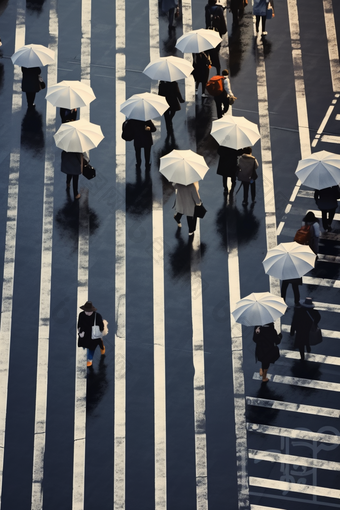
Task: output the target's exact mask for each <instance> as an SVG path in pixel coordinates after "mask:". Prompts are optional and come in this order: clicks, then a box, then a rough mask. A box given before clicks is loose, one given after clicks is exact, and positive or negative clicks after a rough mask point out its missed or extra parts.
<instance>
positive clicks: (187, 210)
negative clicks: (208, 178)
mask: <svg viewBox="0 0 340 510" xmlns="http://www.w3.org/2000/svg"><path fill="white" fill-rule="evenodd" d="M173 186H174V188H175V190H176V202H175V210H176V214H175V216H174V218H175V221H176V222H177V225H178V227H181V226H182V224H181V218H182V216H183V214H184V215H185V216H186V217H187V222H188V228H189V236H193V235H194V232H195V230H196V223H197V217H196V216H195V205H201V203H202V202H201V197H200V195H199V192H198V189H199V184H198V182H194V183H193V184H188V185H187V186H185V185H184V184H177V183H173Z"/></svg>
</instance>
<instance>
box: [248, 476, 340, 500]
mask: <svg viewBox="0 0 340 510" xmlns="http://www.w3.org/2000/svg"><path fill="white" fill-rule="evenodd" d="M249 483H250V485H252V486H255V487H262V488H266V489H274V490H279V491H285V492H286V491H289V492H298V493H300V494H310V495H312V496H323V497H325V498H334V499H339V498H340V490H338V489H329V488H328V487H318V486H313V485H304V484H301V483H290V482H282V481H279V480H272V479H268V478H258V477H255V476H251V477H249Z"/></svg>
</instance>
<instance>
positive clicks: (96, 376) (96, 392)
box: [86, 356, 109, 415]
mask: <svg viewBox="0 0 340 510" xmlns="http://www.w3.org/2000/svg"><path fill="white" fill-rule="evenodd" d="M106 372H107V364H106V363H105V356H100V361H99V366H98V370H97V371H96V370H95V369H94V368H93V365H92V367H89V368H88V371H87V381H86V386H87V389H86V413H87V414H89V415H91V414H93V412H94V410H95V409H96V407H97V406H98V404H99V402H100V401H101V399H102V398H103V396H104V395H105V392H106V390H107V388H108V385H109V382H108V380H107V373H106Z"/></svg>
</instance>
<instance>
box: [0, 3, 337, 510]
mask: <svg viewBox="0 0 340 510" xmlns="http://www.w3.org/2000/svg"><path fill="white" fill-rule="evenodd" d="M276 3H277V5H275V7H276V17H275V19H273V20H268V21H267V29H268V36H267V37H266V38H265V40H261V39H260V37H259V38H258V39H256V38H255V37H254V27H253V17H252V14H251V6H250V5H248V6H247V7H246V9H245V14H244V17H243V19H242V20H240V23H239V25H238V26H232V17H231V14H230V13H228V14H227V22H228V35H227V36H225V37H224V40H223V43H222V49H221V62H222V69H223V68H224V67H226V66H228V67H229V69H230V79H231V87H232V90H233V92H234V94H235V95H236V96H237V98H238V99H237V101H236V103H235V105H234V106H233V108H232V114H233V115H235V116H245V117H246V118H248V119H249V120H250V121H252V122H256V123H257V124H259V127H260V132H261V135H262V138H261V141H260V142H258V143H257V144H256V145H255V147H254V149H253V153H254V155H255V156H256V158H257V159H258V161H259V163H260V167H259V179H258V180H257V182H256V187H257V197H256V203H255V204H254V206H253V207H251V206H250V205H249V206H248V207H244V206H242V198H243V197H242V190H240V191H239V192H238V193H236V191H237V189H238V185H237V187H236V190H234V193H233V194H229V195H228V196H227V197H225V196H224V195H223V188H222V178H221V177H220V176H218V175H216V169H217V164H218V157H217V147H218V145H217V143H216V142H215V141H214V139H213V138H212V137H211V136H210V135H209V132H210V129H211V122H212V120H214V119H216V111H215V105H214V101H213V100H212V98H207V99H205V100H204V101H202V100H201V96H200V93H199V95H198V97H197V98H196V101H195V98H194V96H193V94H192V92H193V82H192V81H191V80H192V79H191V78H189V79H187V80H186V81H184V80H182V81H180V82H179V85H180V89H181V92H182V94H183V97H184V94H186V105H182V109H181V111H179V112H177V114H176V116H175V118H174V121H173V123H174V127H175V133H174V139H170V140H169V139H168V138H167V137H166V130H165V123H164V121H163V120H162V121H161V122H160V123H158V124H157V128H158V130H157V132H156V135H155V136H154V145H153V149H152V165H151V170H150V172H145V170H144V168H143V167H142V170H141V172H136V168H135V155H134V150H133V145H132V143H131V142H130V143H129V142H128V143H126V157H125V154H124V150H125V144H122V140H121V138H120V135H121V132H120V126H121V119H120V118H119V116H118V115H119V114H118V110H119V109H118V108H117V106H116V105H117V104H118V105H119V103H120V102H121V100H122V94H125V97H126V98H128V97H129V96H130V95H132V94H135V93H139V92H144V91H150V87H151V86H155V85H156V83H155V82H151V80H150V79H149V78H148V77H147V76H145V75H143V74H142V70H143V69H144V67H145V66H146V65H147V64H148V63H149V61H150V55H154V54H155V52H157V51H158V52H159V54H160V56H165V55H171V54H175V55H177V56H182V53H181V52H180V51H178V50H176V49H175V47H174V45H175V42H176V38H178V37H179V36H180V35H182V33H183V26H184V29H185V28H186V27H188V26H191V18H192V28H200V27H202V26H203V24H204V5H205V2H204V1H202V0H192V2H185V1H184V0H183V1H182V14H181V17H180V18H179V19H178V20H177V21H176V23H177V27H176V29H175V31H173V32H171V34H170V36H169V34H168V28H167V18H166V16H165V15H164V13H162V11H161V10H160V11H159V19H158V5H157V4H158V2H157V1H156V0H150V2H149V5H148V4H147V2H145V0H144V1H142V0H130V1H129V2H125V3H124V1H123V0H116V3H115V4H112V3H110V2H106V1H105V0H101V1H97V2H92V6H91V16H90V17H91V21H90V22H89V23H88V24H86V23H85V24H84V25H83V27H82V24H81V23H82V18H81V7H82V4H81V2H80V1H78V0H77V1H76V2H71V3H70V2H67V1H65V0H60V1H58V2H56V1H53V0H50V1H42V0H40V1H39V2H38V1H33V0H30V1H27V2H26V3H25V2H24V1H22V0H17V1H15V0H9V1H7V2H6V1H1V2H0V14H1V17H0V37H1V39H2V42H3V46H2V47H1V49H0V57H1V58H0V104H1V120H0V130H1V133H0V139H1V143H0V165H1V176H2V178H1V180H0V267H1V268H3V285H2V287H1V290H0V298H1V313H2V315H1V323H0V353H1V359H0V378H1V388H2V389H1V394H2V400H1V412H0V415H1V416H2V420H3V422H2V424H1V444H0V446H1V454H3V457H1V459H0V460H1V463H3V468H2V464H1V466H0V472H2V479H1V489H0V491H1V510H12V509H14V508H16V509H20V510H25V509H29V508H32V509H38V508H44V509H46V510H54V509H60V508H63V509H71V508H72V509H80V508H85V509H93V508H100V509H101V510H106V509H107V510H109V509H112V508H115V509H117V510H118V509H121V508H126V509H127V510H129V509H131V510H132V509H136V508H139V509H140V508H141V509H143V510H144V509H146V510H149V509H153V508H155V509H156V510H158V509H162V510H163V509H165V508H168V509H169V510H172V509H175V508H176V510H188V509H195V508H197V510H201V509H202V510H203V509H204V510H205V509H207V508H209V510H220V509H221V508H230V509H236V508H249V509H252V510H260V509H261V510H262V509H265V508H268V509H269V508H270V509H272V508H277V509H278V510H279V509H285V510H295V509H299V510H307V508H308V509H310V508H315V509H321V508H322V509H323V508H339V507H340V504H339V496H340V494H339V469H340V467H339V466H340V464H339V442H340V439H339V437H340V433H339V391H340V378H339V364H340V357H339V354H338V353H339V341H340V326H339V315H338V313H339V311H340V308H339V307H340V300H339V286H340V283H339V281H340V277H339V267H340V266H339V256H340V255H339V244H340V223H339V221H340V211H339V208H338V211H337V214H336V216H335V220H334V222H333V232H332V233H331V234H322V236H321V239H320V245H319V260H318V262H317V264H316V267H315V269H313V270H312V271H310V273H308V274H307V275H306V276H305V277H304V285H303V287H302V288H301V289H300V290H301V298H305V297H306V296H311V297H312V298H313V300H314V301H315V303H316V304H317V308H318V309H319V310H320V313H321V317H322V319H321V323H320V326H321V328H322V329H323V335H324V341H323V342H322V344H320V345H318V346H315V347H313V348H312V355H311V356H310V357H308V358H307V361H306V362H305V363H303V364H301V362H300V360H299V353H298V351H294V348H293V342H292V339H291V337H290V336H289V327H290V323H291V318H292V313H293V295H292V291H291V289H290V288H289V289H288V293H287V304H288V307H289V308H288V310H287V313H286V314H285V315H284V316H283V317H282V320H281V328H282V332H283V340H282V342H281V344H280V349H281V351H282V353H281V357H280V359H279V360H278V361H277V362H276V363H275V365H271V366H270V369H269V375H270V381H269V382H268V383H267V384H261V381H260V380H259V376H258V369H259V364H255V359H254V343H253V342H252V328H246V327H243V328H242V338H241V337H240V336H239V335H238V332H237V330H235V325H234V323H233V321H232V319H231V315H230V312H231V309H232V307H233V302H234V299H235V296H237V294H238V292H239V294H240V297H244V296H246V295H248V294H249V293H251V292H264V291H268V290H270V285H274V287H275V282H274V283H271V282H270V281H269V279H268V277H267V276H266V275H265V274H264V271H263V266H262V260H263V259H264V257H265V255H266V253H267V249H268V247H270V246H271V245H272V244H273V243H274V244H276V242H277V243H280V242H287V241H291V240H292V239H293V237H294V234H295V232H296V230H297V229H298V228H299V226H300V224H301V220H302V217H303V216H304V215H305V213H306V212H307V211H308V210H312V211H314V212H315V214H316V215H317V216H318V217H319V218H320V212H319V211H318V209H317V207H316V205H315V202H314V200H313V193H312V190H310V189H309V188H306V187H304V186H301V187H299V188H296V185H297V181H296V177H295V174H294V171H295V169H296V166H297V162H298V161H299V160H300V159H301V157H302V154H306V153H308V150H309V151H311V152H316V151H319V150H328V151H331V152H335V153H337V154H338V153H339V141H338V139H337V138H336V137H337V136H338V133H339V127H338V123H339V120H338V115H339V114H340V105H339V103H338V94H339V93H340V81H339V58H338V56H337V58H335V59H334V58H333V55H334V51H337V46H338V45H337V42H338V39H339V36H338V33H339V30H340V5H338V3H337V2H335V1H333V2H331V1H330V2H324V4H321V3H320V2H319V1H318V0H310V1H308V2H307V1H306V0H298V1H297V2H295V1H294V0H287V1H286V0H285V1H284V2H278V1H277V2H276ZM90 5H91V2H90V0H87V1H85V0H83V8H84V12H85V17H86V16H88V12H89V11H88V10H87V9H89V6H90ZM324 6H325V7H324ZM296 7H297V13H295V8H296ZM324 9H325V11H324ZM124 10H125V17H126V23H125V24H124ZM150 13H151V15H150ZM325 19H326V22H325ZM20 20H21V21H22V24H21V23H20ZM296 22H298V24H297V23H296ZM332 23H334V26H335V34H336V39H334V38H332V37H328V38H327V31H328V33H329V34H332V32H331V30H332V27H333V24H332ZM290 24H291V25H290ZM23 27H24V28H25V34H23V32H22V28H23ZM82 34H83V37H82ZM88 34H89V37H90V38H89V39H86V36H87V35H88ZM122 34H124V35H125V38H126V44H125V45H123V46H122V44H121V41H122V39H121V36H122ZM15 37H17V38H18V40H20V37H24V41H25V42H26V43H30V42H36V43H41V44H44V45H46V46H48V45H53V44H55V45H56V46H57V50H58V54H57V56H58V62H57V66H56V67H55V70H54V71H53V72H54V74H53V72H52V68H51V74H49V75H47V68H44V69H43V71H42V75H43V78H44V80H45V81H46V82H47V86H48V80H47V78H48V76H49V77H51V76H53V78H56V81H61V80H63V79H68V80H78V79H81V78H83V79H87V78H89V79H90V82H91V86H92V88H93V90H94V92H95V94H96V96H97V99H96V100H95V101H94V102H93V103H92V104H91V107H90V112H91V113H90V119H91V121H92V122H94V123H97V124H100V125H101V127H102V130H103V133H104V135H105V138H104V140H103V141H102V142H101V144H100V145H99V147H98V148H97V149H94V150H93V151H91V164H92V165H93V166H94V167H95V168H96V170H97V177H96V178H95V179H93V180H92V181H86V180H85V179H81V184H80V188H81V193H82V197H81V200H80V201H79V202H74V200H73V197H72V193H71V196H69V195H68V194H67V192H66V191H65V182H64V176H63V175H61V172H60V150H59V149H57V148H56V147H55V144H54V141H53V134H54V132H55V131H56V130H57V129H58V127H59V125H60V118H59V112H58V111H56V112H55V113H56V114H55V117H53V118H51V117H50V110H49V107H48V106H46V101H45V99H44V95H45V91H43V92H40V93H39V94H37V97H36V108H35V109H34V110H32V111H30V110H27V109H26V98H25V97H24V96H23V97H22V103H21V99H20V98H21V91H20V76H19V78H16V77H15V75H14V68H13V65H12V62H11V60H10V56H11V55H12V54H13V53H14V51H15ZM157 37H159V40H157ZM292 41H293V42H292ZM19 46H20V45H19ZM122 48H123V49H122ZM150 48H151V50H150ZM292 48H293V51H292ZM116 50H117V51H116ZM82 52H83V53H82ZM150 52H151V53H150ZM299 52H301V53H299ZM116 53H117V54H118V55H121V54H124V55H125V56H126V60H125V62H124V61H122V60H119V59H118V60H116ZM300 54H301V58H302V66H300V61H299V55H300ZM84 55H85V56H84ZM330 55H331V57H330ZM86 56H87V57H89V58H90V62H91V65H90V66H86V65H85V64H84V62H85V61H86ZM330 60H331V62H332V65H330ZM124 66H125V68H124ZM214 71H215V70H214V68H213V69H212V70H211V74H214ZM49 72H50V71H49ZM87 73H89V74H87ZM120 73H122V75H121V74H120ZM20 74H21V73H20ZM13 83H14V84H15V87H13ZM122 84H125V85H126V90H125V91H124V92H122ZM16 91H17V92H16ZM125 97H124V98H123V99H125ZM330 107H332V109H331V111H330V110H329V108H330ZM304 112H306V116H305V117H304ZM259 113H260V115H259ZM53 114H54V110H53ZM116 118H117V119H118V120H117V125H116ZM267 122H268V125H269V126H270V130H266V125H267V124H266V123H267ZM306 123H307V124H306ZM122 147H123V148H122ZM173 148H179V149H188V148H191V149H192V150H196V151H197V152H198V153H199V154H201V155H202V156H204V158H205V160H206V162H207V164H208V165H209V167H210V170H209V171H208V173H207V175H206V177H205V178H204V180H203V181H202V182H201V183H200V194H201V197H202V200H203V202H204V205H205V207H206V208H207V210H208V212H207V215H206V216H205V218H204V219H203V220H201V221H200V225H199V229H198V231H197V233H196V234H195V238H194V242H193V244H191V243H189V240H188V230H187V225H186V221H183V222H182V224H183V226H182V229H181V230H180V231H179V230H177V227H176V224H175V221H174V219H173V214H174V209H173V204H174V198H175V197H174V193H173V188H172V186H171V184H170V183H168V182H167V181H166V180H165V179H164V178H162V177H161V175H160V174H159V172H158V167H159V158H160V157H161V156H162V155H164V154H166V153H168V152H170V150H172V149H173ZM51 175H52V178H51ZM272 182H273V186H272V184H271V183H272ZM8 197H9V198H8ZM183 219H184V218H183ZM51 220H52V221H51ZM273 225H275V228H274V229H273V227H272V226H273ZM87 235H88V239H89V241H88V249H87V248H86V243H85V244H83V243H84V240H85V241H86V239H87ZM49 236H50V237H49ZM84 246H85V248H84ZM49 256H51V258H50V259H49ZM82 264H83V265H82ZM79 268H80V269H84V268H85V272H86V275H87V278H85V280H86V281H85V283H84V282H83V280H81V278H80V276H81V275H82V274H83V273H81V271H80V269H79ZM49 275H50V277H49ZM85 294H86V297H85V299H83V298H84V295H85ZM87 296H88V298H89V299H90V300H92V301H93V303H94V305H95V306H96V307H97V309H98V311H99V312H100V313H101V314H102V315H103V317H104V318H105V319H107V320H108V321H109V335H108V336H107V337H106V339H105V344H106V355H105V356H102V357H101V355H100V351H99V349H97V351H96V353H95V358H94V364H93V368H91V369H86V367H85V365H86V359H85V358H82V356H83V353H82V350H77V347H76V320H77V315H78V313H79V309H78V308H77V301H79V300H81V299H83V301H85V300H86V299H87ZM46 304H47V311H46V310H45V309H44V306H45V305H46ZM80 304H83V302H81V303H80ZM46 326H47V327H48V331H47V332H46V329H44V328H46ZM163 340H164V342H163ZM238 342H242V345H243V348H242V349H240V348H239V346H240V343H238ZM46 346H48V351H47V352H46V350H45V351H44V348H45V349H46ZM44 352H45V354H44ZM159 353H160V354H161V356H160V357H159ZM200 354H203V356H202V358H200V357H199V355H200ZM44 355H45V358H44V357H43V356H44ZM38 356H42V358H39V360H40V361H39V363H38V361H37V359H38ZM44 360H45V361H44ZM45 375H46V377H47V386H46V384H45V379H44V377H45ZM85 378H86V379H85ZM243 382H244V386H243ZM82 383H84V385H83V386H82ZM77 388H78V389H79V388H80V390H79V391H80V394H79V395H80V396H79V399H78V400H77V399H76V389H77ZM122 388H123V390H122ZM37 389H39V391H40V390H41V392H42V393H39V394H38V396H37V394H36V393H37ZM6 399H7V400H6ZM36 403H38V404H39V406H40V407H39V406H38V407H39V409H38V411H39V412H40V410H41V409H42V411H43V412H42V416H45V418H43V419H39V420H38V422H37V418H36V417H37V416H38V414H37V413H36ZM85 404H86V413H84V414H82V411H83V410H84V405H85ZM45 406H46V407H45ZM304 406H305V407H304ZM44 409H46V410H45V411H44ZM39 416H41V415H40V414H39ZM82 420H83V421H82ZM75 423H76V424H77V426H78V425H79V427H80V429H78V428H77V427H76V429H75V425H74V424H75ZM79 431H80V432H79ZM41 437H43V441H42V442H41ZM39 441H40V442H39ZM79 444H82V445H83V448H84V449H83V450H81V449H80V450H79V449H78V445H79ZM79 451H80V453H79ZM82 452H83V453H82ZM288 456H290V457H288ZM79 481H80V482H79ZM32 495H33V496H32Z"/></svg>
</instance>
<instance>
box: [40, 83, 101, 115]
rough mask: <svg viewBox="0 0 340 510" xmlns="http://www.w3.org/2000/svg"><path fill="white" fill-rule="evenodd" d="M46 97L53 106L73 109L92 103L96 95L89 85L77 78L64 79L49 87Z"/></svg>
mask: <svg viewBox="0 0 340 510" xmlns="http://www.w3.org/2000/svg"><path fill="white" fill-rule="evenodd" d="M46 99H47V101H49V102H50V103H51V104H53V106H59V107H60V108H69V109H72V108H79V107H80V106H86V105H88V104H90V103H91V101H93V100H94V99H96V96H95V95H94V93H93V90H92V88H91V87H90V86H89V85H86V84H85V83H82V82H80V81H76V80H75V81H67V80H64V81H61V82H60V83H57V84H56V85H53V86H52V87H48V89H47V94H46Z"/></svg>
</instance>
